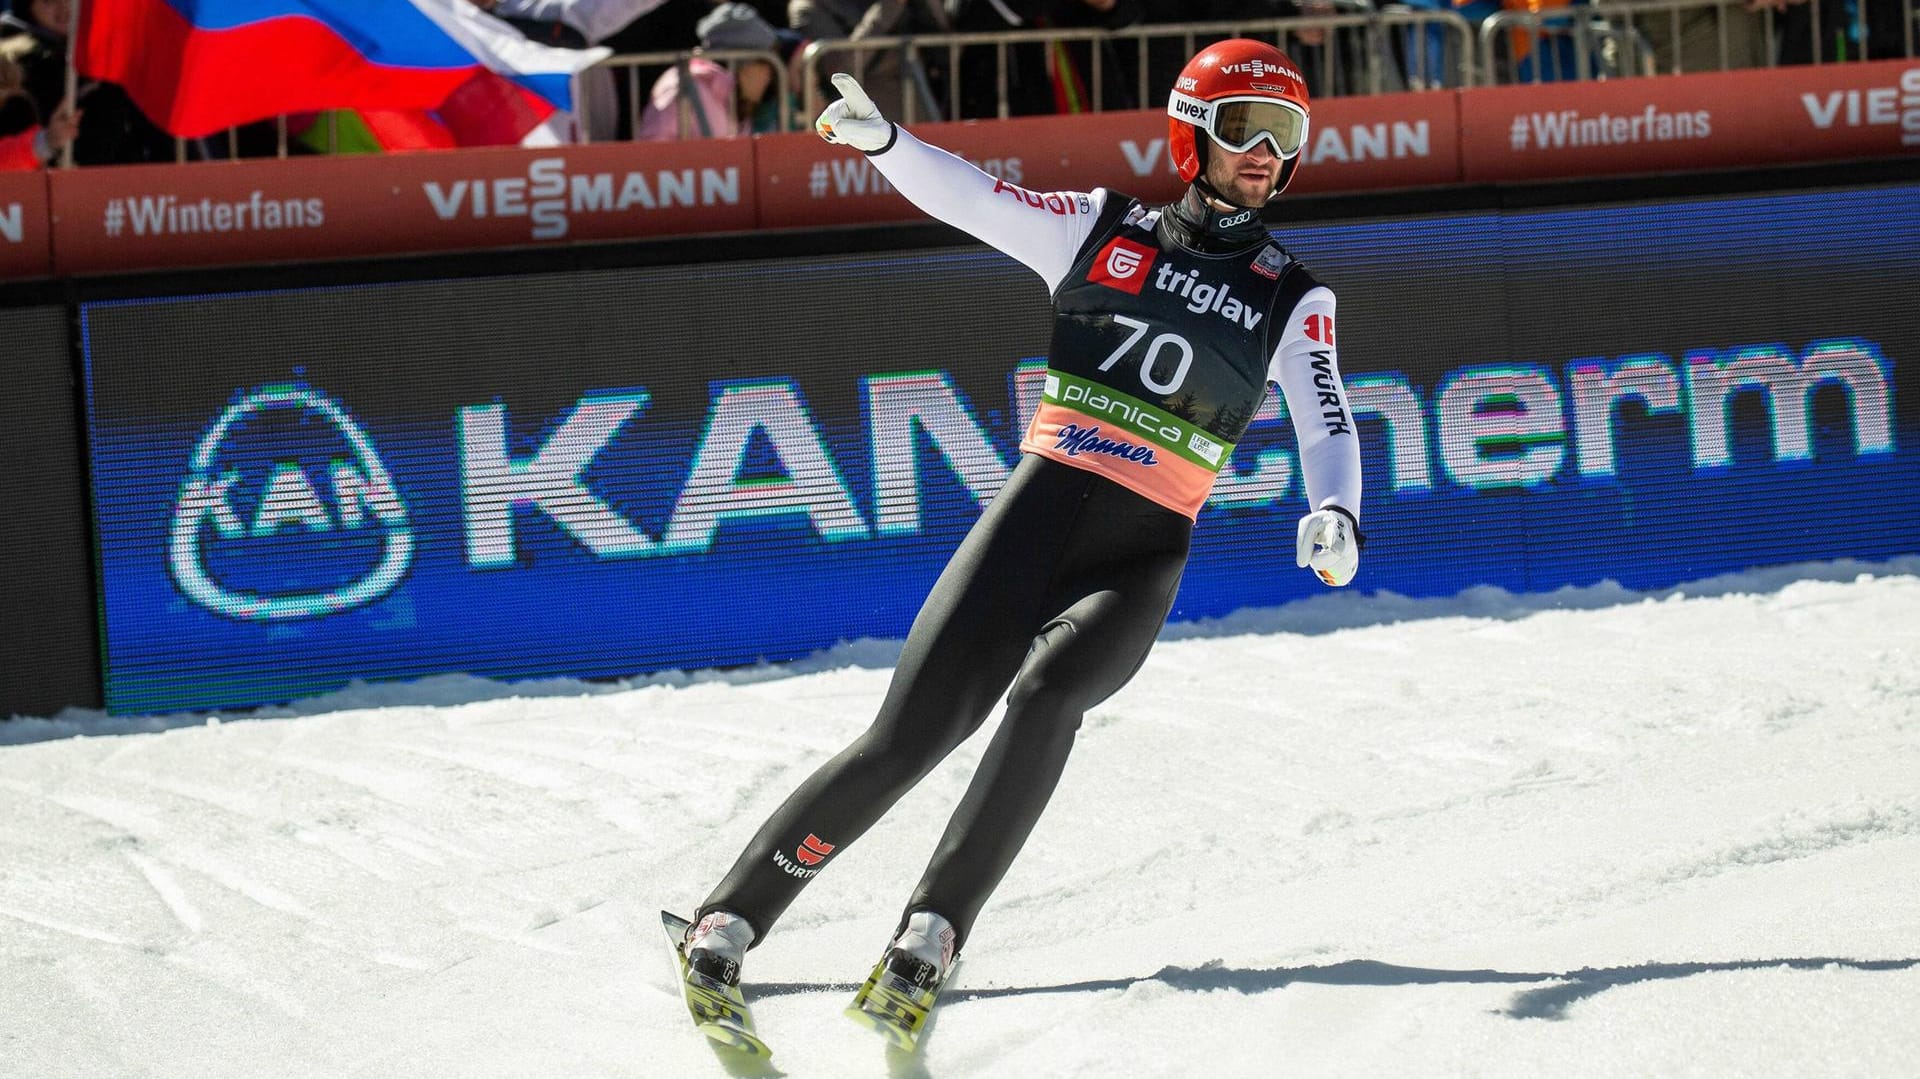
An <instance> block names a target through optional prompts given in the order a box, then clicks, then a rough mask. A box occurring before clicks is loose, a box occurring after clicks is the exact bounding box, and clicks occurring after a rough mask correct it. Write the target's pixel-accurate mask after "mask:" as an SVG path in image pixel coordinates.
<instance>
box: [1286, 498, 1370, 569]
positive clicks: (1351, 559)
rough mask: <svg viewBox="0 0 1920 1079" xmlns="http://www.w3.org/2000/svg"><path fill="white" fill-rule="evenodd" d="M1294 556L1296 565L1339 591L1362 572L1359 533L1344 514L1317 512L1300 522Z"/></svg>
mask: <svg viewBox="0 0 1920 1079" xmlns="http://www.w3.org/2000/svg"><path fill="white" fill-rule="evenodd" d="M1293 554H1294V558H1293V561H1294V565H1296V566H1299V567H1301V568H1303V569H1304V568H1306V567H1308V566H1312V567H1313V572H1314V575H1315V576H1317V577H1319V578H1320V579H1321V580H1322V581H1324V582H1326V583H1327V584H1330V585H1332V586H1333V587H1335V588H1339V587H1341V586H1342V585H1345V584H1346V583H1347V582H1348V581H1351V580H1353V575H1354V574H1355V573H1357V572H1359V570H1360V530H1359V529H1358V528H1357V527H1356V526H1355V525H1354V523H1353V517H1352V515H1351V514H1349V513H1347V512H1346V511H1345V510H1341V509H1332V508H1329V509H1323V510H1314V511H1313V512H1312V513H1309V514H1307V515H1306V516H1305V517H1302V518H1300V528H1299V530H1298V531H1297V532H1296V533H1295V534H1294V552H1293Z"/></svg>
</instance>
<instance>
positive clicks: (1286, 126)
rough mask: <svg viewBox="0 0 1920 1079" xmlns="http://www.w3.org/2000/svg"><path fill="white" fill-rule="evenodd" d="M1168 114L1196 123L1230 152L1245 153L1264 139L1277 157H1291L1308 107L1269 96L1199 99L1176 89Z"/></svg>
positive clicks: (1297, 149)
mask: <svg viewBox="0 0 1920 1079" xmlns="http://www.w3.org/2000/svg"><path fill="white" fill-rule="evenodd" d="M1167 115H1169V116H1172V117H1173V118H1174V119H1176V120H1185V121H1186V122H1187V123H1190V124H1194V125H1196V126H1198V127H1199V128H1200V129H1201V130H1203V131H1205V132H1206V133H1207V134H1208V135H1209V136H1211V137H1212V139H1213V141H1214V142H1217V143H1219V144H1220V147H1221V148H1222V149H1224V150H1227V151H1229V152H1231V153H1236V154H1244V153H1246V152H1247V151H1249V150H1251V149H1253V148H1254V146H1255V145H1256V144H1258V143H1259V142H1261V141H1262V140H1265V141H1266V142H1267V143H1269V144H1271V145H1272V146H1273V152H1274V155H1275V156H1277V157H1283V158H1284V157H1292V156H1293V155H1295V154H1297V153H1299V152H1300V147H1301V145H1302V144H1304V143H1305V142H1306V141H1307V110H1305V109H1303V108H1301V107H1300V106H1298V105H1296V104H1294V103H1293V102H1291V101H1284V100H1281V99H1279V98H1272V97H1223V98H1220V99H1219V100H1217V101H1202V100H1201V99H1199V98H1197V97H1188V96H1187V95H1185V94H1183V93H1181V92H1180V91H1178V90H1175V91H1174V92H1173V97H1172V98H1171V99H1170V100H1168V102H1167Z"/></svg>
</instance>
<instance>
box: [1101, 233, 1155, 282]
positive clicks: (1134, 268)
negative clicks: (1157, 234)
mask: <svg viewBox="0 0 1920 1079" xmlns="http://www.w3.org/2000/svg"><path fill="white" fill-rule="evenodd" d="M1159 257H1160V252H1159V251H1158V250H1156V249H1155V248H1151V247H1148V246H1147V245H1146V244H1141V243H1135V242H1133V241H1132V240H1123V239H1121V238H1120V237H1118V236H1116V237H1114V238H1113V240H1112V241H1111V242H1109V243H1108V244H1107V246H1106V247H1105V248H1104V249H1102V250H1101V252H1100V253H1099V254H1097V255H1095V256H1094V263H1093V269H1091V270H1090V271H1088V273H1087V280H1088V281H1091V282H1093V283H1094V284H1096V285H1105V286H1107V287H1108V288H1114V289H1119V290H1120V291H1121V292H1130V293H1132V294H1133V295H1135V296H1138V295H1140V289H1141V287H1142V286H1144V285H1145V284H1146V283H1147V271H1148V270H1149V269H1151V268H1152V267H1153V262H1154V260H1155V259H1157V258H1159Z"/></svg>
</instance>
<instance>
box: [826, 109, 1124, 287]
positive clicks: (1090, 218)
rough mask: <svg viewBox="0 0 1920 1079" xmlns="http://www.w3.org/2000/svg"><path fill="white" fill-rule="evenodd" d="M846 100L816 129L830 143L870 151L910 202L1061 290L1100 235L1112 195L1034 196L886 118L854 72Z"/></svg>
mask: <svg viewBox="0 0 1920 1079" xmlns="http://www.w3.org/2000/svg"><path fill="white" fill-rule="evenodd" d="M833 84H834V86H835V87H837V88H838V89H839V90H840V93H841V95H842V96H841V99H840V100H839V101H835V102H833V103H832V104H830V105H828V106H827V109H826V111H825V112H822V113H821V114H820V119H819V120H817V121H815V123H814V128H815V130H817V131H818V132H819V133H820V137H821V138H823V139H826V140H827V141H828V142H835V143H844V144H845V145H848V146H851V147H853V148H854V149H856V150H860V151H862V152H863V153H865V154H866V155H867V156H868V157H869V158H871V159H872V160H873V163H874V165H875V167H877V168H878V169H879V170H880V173H881V175H883V176H885V177H886V178H887V182H888V183H890V184H892V185H893V186H894V189H895V190H897V191H899V192H900V194H902V195H904V196H906V198H907V201H909V202H911V203H913V204H914V205H915V206H918V207H920V209H922V210H925V211H926V212H927V213H929V214H931V215H932V216H934V217H936V218H938V219H939V220H941V221H944V222H946V223H947V224H949V225H952V226H953V227H954V228H957V229H960V230H961V231H963V232H966V233H969V234H971V235H973V236H975V237H978V238H979V239H980V240H981V241H983V242H985V243H987V244H990V245H992V246H994V247H997V248H999V249H1000V250H1001V251H1003V252H1005V253H1006V254H1008V255H1010V256H1012V257H1013V258H1014V259H1016V260H1018V261H1019V262H1021V263H1022V264H1024V265H1025V266H1027V268H1029V269H1031V270H1032V271H1033V272H1035V273H1037V274H1039V275H1040V276H1041V278H1042V279H1044V280H1045V281H1046V283H1047V291H1048V292H1052V291H1053V290H1054V289H1055V288H1057V287H1058V286H1059V284H1060V282H1061V280H1062V279H1064V278H1065V277H1066V276H1067V271H1068V270H1070V269H1072V268H1073V259H1074V256H1075V255H1076V254H1078V253H1079V251H1080V245H1081V244H1082V243H1083V242H1085V241H1086V238H1087V235H1088V234H1089V233H1091V232H1092V231H1093V226H1094V221H1095V219H1096V218H1098V217H1099V215H1100V208H1101V207H1102V206H1104V205H1105V204H1106V198H1107V192H1106V190H1105V189H1103V188H1096V189H1095V190H1094V191H1092V192H1080V191H1053V192H1038V191H1028V190H1027V189H1026V188H1023V187H1019V186H1017V185H1014V184H1011V183H1008V182H1007V181H1005V180H1002V179H999V178H997V177H994V176H990V175H988V174H987V173H985V172H982V171H980V170H979V169H977V168H975V167H974V166H973V165H971V164H969V163H967V162H966V161H963V160H961V159H960V158H958V157H955V156H954V155H953V154H950V153H948V152H947V151H945V150H942V149H940V148H939V147H937V146H929V145H928V144H926V143H924V142H921V141H920V140H919V139H917V138H914V137H913V135H912V134H911V133H910V132H908V131H907V130H906V129H905V128H902V127H900V126H899V125H897V124H894V123H892V122H891V121H889V120H887V119H886V118H885V117H882V116H881V115H880V110H879V109H878V108H876V107H875V106H874V104H873V102H872V100H870V99H869V98H868V97H867V94H866V91H864V90H862V89H861V88H860V84H859V83H858V82H857V81H855V80H854V78H853V76H851V75H845V74H841V75H835V76H834V77H833Z"/></svg>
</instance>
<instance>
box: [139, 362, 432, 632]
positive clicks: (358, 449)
mask: <svg viewBox="0 0 1920 1079" xmlns="http://www.w3.org/2000/svg"><path fill="white" fill-rule="evenodd" d="M189 468H190V471H189V472H188V475H187V478H186V479H185V480H184V481H183V482H182V483H181V484H180V492H179V495H178V497H177V499H176V500H175V503H174V507H173V521H172V528H171V533H172V538H171V541H170V543H169V545H168V565H169V568H170V569H171V571H172V573H173V579H174V582H175V583H176V584H178V585H179V586H180V591H181V592H183V593H185V595H186V596H187V598H188V599H190V600H192V601H193V602H195V603H197V604H199V605H200V606H202V607H205V608H206V609H207V610H209V611H212V612H214V613H216V614H221V615H225V616H227V617H228V618H239V619H245V620H247V621H253V622H275V621H284V620H288V619H296V618H317V617H320V616H323V615H329V614H338V613H340V612H342V611H350V610H353V609H354V608H356V607H364V606H366V605H368V604H370V603H373V602H375V601H377V600H379V599H380V598H381V597H383V596H385V595H386V594H387V593H389V592H391V591H393V588H394V586H395V585H397V584H399V583H400V579H401V577H403V576H404V575H405V574H406V572H407V567H408V566H409V565H410V564H411V563H412V561H413V530H412V526H411V525H410V524H409V522H408V520H407V509H406V506H405V505H403V504H402V503H401V502H400V499H399V496H398V495H397V494H395V492H394V484H393V477H392V476H391V475H390V474H389V473H388V472H387V467H386V465H385V464H384V463H382V462H381V460H380V455H379V452H378V451H377V450H375V448H374V445H373V441H372V440H371V439H370V438H368V437H367V433H366V431H365V430H363V429H362V428H361V427H360V425H359V424H358V423H356V422H355V421H354V419H353V417H352V416H349V415H348V414H347V412H346V410H345V409H344V408H342V407H341V406H340V405H339V404H338V403H337V402H336V401H334V400H333V399H332V398H330V397H328V396H327V395H325V394H323V393H321V392H319V391H318V390H314V389H311V388H309V387H304V386H295V385H277V386H263V387H260V388H259V389H256V390H253V391H251V392H248V393H242V394H239V395H237V396H236V397H235V398H234V401H233V403H232V404H230V405H228V406H227V408H226V411H224V412H222V413H221V414H220V417H219V418H218V419H216V420H215V421H214V422H213V425H212V426H210V427H208V428H207V432H206V434H204V435H202V436H201V438H200V443H199V445H197V446H195V447H194V450H193V457H192V459H191V461H190V464H189ZM248 493H256V494H257V497H254V498H251V499H249V498H246V497H244V496H245V495H246V494H248ZM249 510H250V511H251V512H248V511H249Z"/></svg>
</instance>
